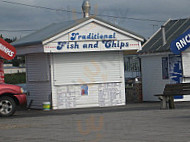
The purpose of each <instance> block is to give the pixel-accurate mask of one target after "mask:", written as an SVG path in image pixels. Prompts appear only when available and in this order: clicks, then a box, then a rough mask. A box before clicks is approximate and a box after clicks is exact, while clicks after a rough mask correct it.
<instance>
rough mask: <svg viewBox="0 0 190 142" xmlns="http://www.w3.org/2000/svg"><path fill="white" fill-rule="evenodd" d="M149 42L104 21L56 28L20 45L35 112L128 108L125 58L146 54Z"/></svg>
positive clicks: (89, 19) (17, 44)
mask: <svg viewBox="0 0 190 142" xmlns="http://www.w3.org/2000/svg"><path fill="white" fill-rule="evenodd" d="M142 41H144V38H143V37H141V36H139V35H137V34H134V33H133V32H130V31H128V30H124V29H122V28H120V27H118V26H115V25H113V24H111V23H109V22H106V21H104V20H101V19H99V18H96V17H93V16H89V17H84V18H82V19H79V20H72V21H66V22H63V23H54V24H52V25H50V26H48V27H45V28H43V29H41V30H39V31H37V32H35V33H32V34H30V35H28V36H26V37H23V38H22V39H20V40H18V41H16V42H15V43H14V44H13V45H14V46H15V47H16V49H17V54H18V55H25V56H26V70H27V71H26V72H27V88H28V91H29V94H30V96H28V102H31V100H32V104H31V108H42V103H43V102H47V101H50V102H51V105H52V108H53V109H69V108H83V107H106V106H118V105H125V103H126V99H125V77H124V54H123V52H124V51H125V52H128V51H137V50H139V49H141V42H142Z"/></svg>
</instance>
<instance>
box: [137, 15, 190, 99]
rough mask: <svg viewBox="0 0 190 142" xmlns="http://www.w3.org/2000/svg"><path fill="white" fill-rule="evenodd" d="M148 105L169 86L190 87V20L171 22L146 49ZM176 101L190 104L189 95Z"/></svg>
mask: <svg viewBox="0 0 190 142" xmlns="http://www.w3.org/2000/svg"><path fill="white" fill-rule="evenodd" d="M139 53H140V54H141V55H140V56H141V63H142V64H141V66H142V89H143V100H144V101H157V100H158V98H156V97H155V96H154V95H155V94H162V93H163V91H164V87H165V85H166V84H175V83H190V18H186V19H175V20H172V19H170V20H168V21H167V22H166V23H165V24H164V25H163V26H162V27H161V28H160V29H159V30H158V31H157V32H156V33H155V34H154V35H153V36H152V37H151V38H150V39H149V40H148V41H147V42H146V43H145V44H144V45H143V47H142V50H141V51H139ZM174 98H175V101H190V96H189V95H184V96H175V97H174Z"/></svg>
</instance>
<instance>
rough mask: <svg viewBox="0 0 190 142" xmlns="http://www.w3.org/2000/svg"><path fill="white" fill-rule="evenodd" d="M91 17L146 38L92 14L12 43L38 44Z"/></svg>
mask: <svg viewBox="0 0 190 142" xmlns="http://www.w3.org/2000/svg"><path fill="white" fill-rule="evenodd" d="M91 18H94V19H97V20H99V21H102V22H104V23H107V24H109V25H112V26H114V27H116V28H118V29H121V30H123V31H126V32H128V33H131V34H133V35H135V36H137V37H139V38H142V39H144V37H142V36H140V35H138V34H136V33H134V32H131V31H129V30H126V29H124V28H121V27H119V26H116V25H113V24H112V23H109V22H107V21H104V20H102V19H99V18H97V17H94V16H91V17H88V18H82V19H78V20H71V21H65V22H62V23H53V24H51V25H49V26H47V27H45V28H43V29H41V30H38V31H36V32H34V33H32V34H29V35H27V36H25V37H23V38H21V39H19V40H18V41H15V42H13V43H12V45H13V46H15V47H20V46H27V45H36V44H42V42H43V41H44V40H46V39H49V38H51V37H53V36H55V35H57V34H59V33H61V32H64V31H66V30H68V29H70V28H72V27H75V26H77V25H78V24H80V23H83V22H85V21H87V20H89V19H91Z"/></svg>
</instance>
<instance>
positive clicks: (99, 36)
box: [70, 33, 116, 41]
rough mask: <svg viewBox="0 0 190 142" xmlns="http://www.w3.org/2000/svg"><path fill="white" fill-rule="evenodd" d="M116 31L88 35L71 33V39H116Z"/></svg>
mask: <svg viewBox="0 0 190 142" xmlns="http://www.w3.org/2000/svg"><path fill="white" fill-rule="evenodd" d="M115 38H116V33H113V34H100V33H88V34H86V35H84V34H79V33H71V38H70V40H71V41H74V40H86V39H115Z"/></svg>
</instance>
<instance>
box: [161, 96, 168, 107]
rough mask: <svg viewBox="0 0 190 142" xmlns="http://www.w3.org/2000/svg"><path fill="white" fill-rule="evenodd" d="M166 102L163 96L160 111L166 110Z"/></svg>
mask: <svg viewBox="0 0 190 142" xmlns="http://www.w3.org/2000/svg"><path fill="white" fill-rule="evenodd" d="M166 102H167V97H166V96H163V97H162V101H161V106H160V109H167V103H166Z"/></svg>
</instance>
